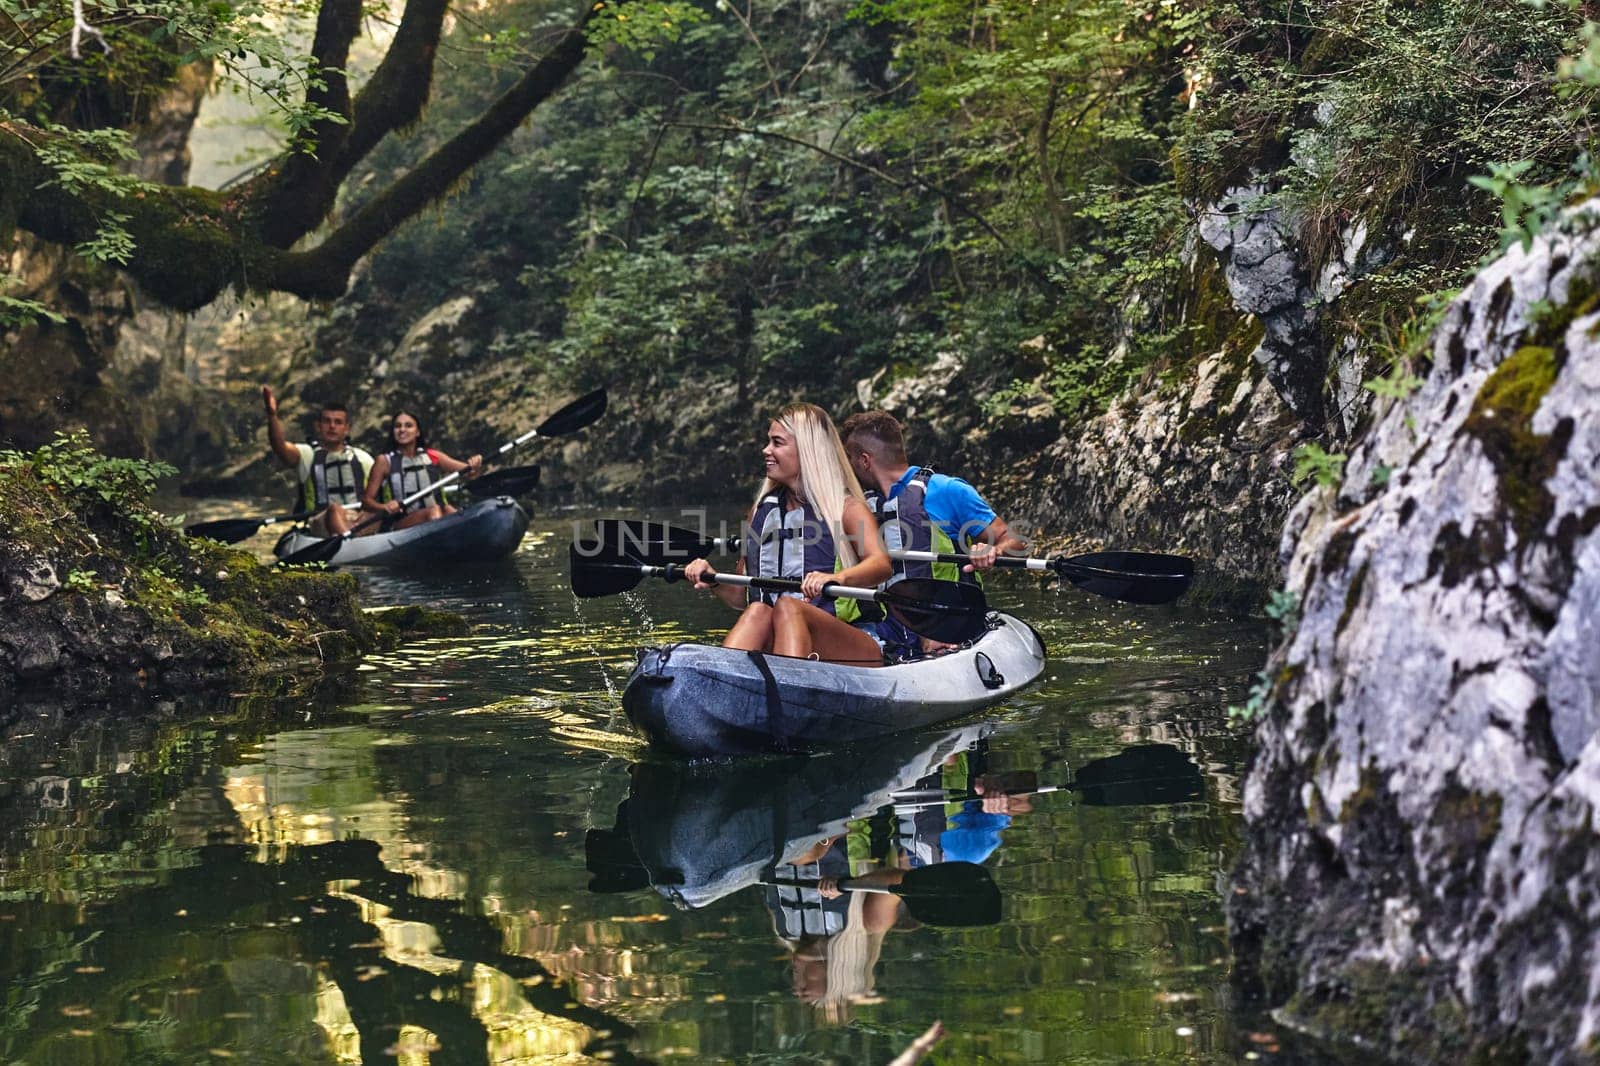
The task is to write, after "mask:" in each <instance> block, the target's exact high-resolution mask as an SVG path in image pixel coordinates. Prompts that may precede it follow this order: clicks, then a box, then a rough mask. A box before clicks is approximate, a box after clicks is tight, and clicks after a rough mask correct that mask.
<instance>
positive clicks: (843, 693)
mask: <svg viewBox="0 0 1600 1066" xmlns="http://www.w3.org/2000/svg"><path fill="white" fill-rule="evenodd" d="M989 617H990V620H991V628H990V629H989V630H988V632H986V633H984V634H983V635H982V636H981V637H979V638H978V640H977V641H976V642H974V643H973V644H971V645H970V646H963V647H961V648H959V649H957V650H955V651H951V652H949V653H947V654H944V655H939V656H934V657H930V658H926V659H918V660H916V661H914V662H909V663H900V664H898V665H895V666H883V667H875V668H869V667H864V666H844V665H840V664H838V663H819V662H814V661H811V660H806V659H791V658H785V657H782V656H776V655H761V654H758V653H752V652H744V651H735V650H732V649H728V648H718V647H711V646H709V645H704V644H674V645H669V646H667V647H663V648H650V649H648V650H646V651H645V652H644V653H642V654H641V655H640V657H639V663H638V665H637V666H636V667H634V670H633V674H632V675H631V676H630V677H629V678H628V686H627V688H626V690H624V692H623V695H622V706H623V709H624V710H625V711H627V714H628V718H629V719H630V720H631V721H632V722H633V724H634V726H635V727H636V728H638V729H639V731H640V732H642V733H643V734H644V736H645V738H646V739H647V740H648V741H649V742H650V743H651V745H652V746H654V747H656V748H658V749H660V750H663V751H670V752H676V753H678V754H682V755H689V756H714V755H747V754H755V753H761V752H806V751H815V750H819V749H822V748H828V747H837V746H841V745H847V744H856V743H860V742H862V741H865V740H874V739H876V738H879V737H883V736H885V735H887V734H890V733H896V732H900V731H903V730H908V729H920V728H923V727H925V726H929V725H932V724H934V723H936V722H943V721H948V720H950V719H952V718H957V717H960V716H961V715H963V714H967V713H969V712H971V711H973V710H976V709H977V708H979V707H983V706H986V705H988V704H991V703H995V702H997V701H999V700H1002V699H1005V698H1006V697H1007V696H1009V695H1011V694H1012V693H1014V692H1016V691H1017V690H1019V689H1021V688H1023V687H1025V686H1026V685H1029V684H1031V683H1032V682H1033V681H1034V679H1036V678H1037V677H1038V676H1039V674H1040V673H1041V672H1042V671H1043V670H1044V659H1045V648H1044V642H1043V641H1042V640H1040V639H1039V635H1038V634H1037V633H1035V632H1034V630H1033V628H1032V627H1031V626H1029V625H1028V624H1027V623H1026V622H1023V621H1020V620H1019V619H1016V618H1013V617H1011V616H1010V615H1007V614H999V613H995V614H991V615H990V616H989Z"/></svg>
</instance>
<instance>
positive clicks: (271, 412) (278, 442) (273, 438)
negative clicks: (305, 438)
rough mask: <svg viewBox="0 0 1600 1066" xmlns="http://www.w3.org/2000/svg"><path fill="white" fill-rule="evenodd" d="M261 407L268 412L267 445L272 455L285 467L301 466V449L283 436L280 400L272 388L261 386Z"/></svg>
mask: <svg viewBox="0 0 1600 1066" xmlns="http://www.w3.org/2000/svg"><path fill="white" fill-rule="evenodd" d="M261 406H262V407H264V408H266V411H267V444H268V445H269V446H271V448H272V454H273V455H276V456H277V457H278V461H279V462H281V463H282V464H283V465H284V466H296V467H297V466H299V465H300V449H298V448H296V447H295V446H294V445H293V444H290V443H289V441H288V439H287V438H285V437H284V435H283V423H282V422H280V421H278V398H277V397H276V396H274V395H272V386H270V385H263V386H261Z"/></svg>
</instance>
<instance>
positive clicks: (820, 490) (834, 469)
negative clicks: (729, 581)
mask: <svg viewBox="0 0 1600 1066" xmlns="http://www.w3.org/2000/svg"><path fill="white" fill-rule="evenodd" d="M773 421H774V422H777V423H779V424H781V425H782V426H783V428H784V429H787V430H788V431H789V432H790V433H791V434H793V436H794V445H795V451H796V452H797V453H798V455H799V457H800V485H799V491H800V495H801V496H803V497H804V498H805V500H806V502H807V503H809V504H811V506H812V508H813V509H814V510H815V511H816V512H817V514H818V515H819V516H821V518H822V520H823V521H824V522H827V523H828V528H829V529H830V530H832V531H833V545H834V550H835V551H836V552H837V553H838V555H839V561H840V562H841V563H842V564H843V565H845V566H847V567H848V566H854V565H856V563H858V562H860V561H861V553H860V551H858V550H857V547H856V543H855V541H854V540H853V539H851V538H850V537H849V536H847V535H846V534H845V530H844V501H845V500H846V499H847V498H849V497H851V496H854V497H855V498H856V499H857V500H859V501H861V506H863V507H865V506H867V497H866V494H865V493H863V492H862V491H861V482H860V481H858V480H857V479H856V473H855V471H854V470H851V469H850V458H849V456H847V455H845V453H844V444H843V443H842V442H840V440H839V431H838V430H837V429H835V428H834V425H833V419H831V418H829V417H828V412H826V411H824V410H823V409H822V408H820V407H818V406H817V405H816V404H814V403H792V404H790V405H789V406H787V407H785V408H784V409H783V410H781V411H779V412H778V414H777V416H776V417H775V418H773ZM779 488H780V486H779V484H778V483H777V482H776V481H773V480H772V479H771V478H762V479H761V491H759V492H757V493H756V502H755V506H756V507H760V506H761V501H762V500H764V499H766V498H767V497H768V496H770V495H771V494H772V493H774V492H776V491H777V490H778V489H779ZM754 513H755V511H754V510H753V509H752V511H751V514H752V515H754Z"/></svg>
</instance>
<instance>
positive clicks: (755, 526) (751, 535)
mask: <svg viewBox="0 0 1600 1066" xmlns="http://www.w3.org/2000/svg"><path fill="white" fill-rule="evenodd" d="M788 499H789V493H788V490H787V489H782V488H780V489H778V491H776V492H774V493H772V494H771V495H769V496H767V497H765V498H764V499H763V500H762V501H761V502H760V503H759V504H757V505H756V509H755V513H754V514H752V515H751V516H750V528H749V531H748V534H747V535H746V536H745V537H744V538H742V539H743V543H744V572H745V573H746V574H749V575H750V576H751V577H783V578H789V579H790V580H794V581H798V580H799V579H800V578H802V577H804V576H805V575H807V574H809V573H813V572H815V571H819V570H820V571H823V572H825V573H838V572H839V571H840V570H843V569H844V568H845V567H844V563H843V561H842V560H841V559H840V558H839V555H838V549H837V548H836V546H835V545H834V541H833V529H832V528H831V527H830V526H829V525H828V522H827V521H826V520H825V519H824V518H823V517H822V516H821V515H819V514H818V513H817V512H816V511H815V510H814V509H813V508H812V506H811V504H810V503H809V502H807V501H805V500H801V501H800V506H799V507H796V508H794V509H792V510H791V509H789V507H788ZM779 596H795V597H799V596H800V594H799V593H798V592H763V591H761V590H760V589H748V590H746V592H745V602H746V603H765V604H768V605H771V604H774V603H777V602H778V597H779ZM810 602H812V603H814V604H815V605H816V606H818V607H820V608H822V609H823V610H824V611H827V612H828V613H829V614H831V615H834V616H835V617H837V618H838V619H839V620H840V621H844V622H875V621H877V620H879V619H880V618H882V617H883V609H882V608H880V607H879V606H878V605H877V604H875V603H870V602H864V601H861V600H835V599H831V598H829V597H827V596H824V597H822V598H821V599H820V600H813V601H810Z"/></svg>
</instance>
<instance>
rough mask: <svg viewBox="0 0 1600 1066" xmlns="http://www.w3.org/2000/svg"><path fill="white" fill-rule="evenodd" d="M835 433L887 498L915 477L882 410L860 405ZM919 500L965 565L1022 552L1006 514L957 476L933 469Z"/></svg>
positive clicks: (864, 478)
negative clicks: (967, 558) (967, 557)
mask: <svg viewBox="0 0 1600 1066" xmlns="http://www.w3.org/2000/svg"><path fill="white" fill-rule="evenodd" d="M839 439H840V440H842V441H844V451H845V455H847V456H848V457H849V459H850V465H851V466H852V467H853V468H854V469H855V472H856V476H857V477H859V478H860V479H861V484H862V486H863V487H864V488H866V489H868V490H869V491H871V490H874V489H875V490H877V491H878V492H880V493H882V494H883V497H884V499H886V500H893V499H895V498H896V497H898V496H899V495H900V493H901V491H902V490H903V489H904V488H905V487H906V485H907V484H908V483H910V481H911V479H912V478H914V477H916V475H917V473H918V471H920V470H921V469H922V468H921V467H920V466H912V465H911V463H910V462H909V461H908V460H907V457H906V445H905V431H904V430H903V429H902V428H901V426H900V422H899V420H898V419H896V418H895V417H894V415H891V414H890V413H889V412H887V411H862V412H859V413H857V414H853V415H851V416H850V417H849V418H846V419H845V420H844V422H842V423H841V424H840V426H839ZM923 506H924V507H925V508H926V509H927V512H928V520H929V521H930V522H931V523H932V524H934V525H936V526H938V527H939V529H940V530H941V531H942V532H943V533H944V535H945V537H946V538H948V539H949V541H950V543H951V544H952V545H953V546H954V548H955V550H956V551H961V552H966V553H967V554H968V555H970V556H971V557H972V562H971V563H970V564H969V565H968V566H967V567H966V568H965V569H966V570H967V571H969V572H970V571H972V570H974V569H977V570H987V569H989V568H990V567H992V566H994V561H995V558H996V557H997V556H998V555H999V554H1000V553H1005V554H1007V555H1026V554H1027V551H1028V544H1027V542H1026V541H1024V540H1022V539H1021V538H1020V537H1017V536H1015V535H1013V534H1012V533H1011V531H1010V529H1009V528H1008V527H1007V525H1006V520H1005V519H1003V518H1001V517H1000V516H999V515H997V514H995V513H994V508H992V507H990V506H989V503H988V501H987V500H985V499H984V498H983V497H982V496H981V495H979V493H978V490H977V489H975V488H973V487H972V486H971V485H970V484H968V483H967V482H965V481H963V480H962V479H961V478H958V477H951V476H950V475H948V474H938V473H935V474H933V475H931V476H930V477H929V478H928V484H927V489H926V493H925V495H924V498H923Z"/></svg>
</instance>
